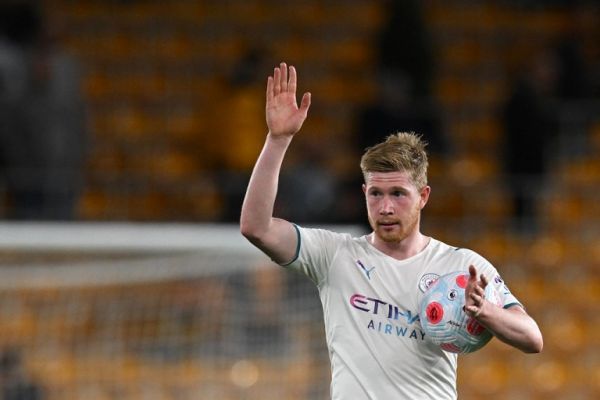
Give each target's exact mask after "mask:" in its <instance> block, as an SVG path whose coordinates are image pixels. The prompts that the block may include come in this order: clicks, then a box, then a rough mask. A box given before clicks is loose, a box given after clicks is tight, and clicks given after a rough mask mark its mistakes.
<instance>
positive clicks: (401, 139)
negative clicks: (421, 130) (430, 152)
mask: <svg viewBox="0 0 600 400" xmlns="http://www.w3.org/2000/svg"><path fill="white" fill-rule="evenodd" d="M425 146H427V143H426V142H425V141H423V140H422V139H421V136H420V135H417V134H416V133H414V132H398V133H395V134H393V135H390V136H388V137H387V138H386V140H385V141H383V142H381V143H379V144H376V145H375V146H373V147H369V148H368V149H367V150H366V151H365V153H364V154H363V156H362V158H361V160H360V169H361V170H362V173H363V176H364V178H365V182H366V181H367V175H368V173H369V172H397V171H406V172H408V173H410V175H411V178H412V181H413V183H414V184H415V186H417V188H419V189H422V188H424V187H425V186H427V167H428V165H429V163H428V161H427V152H426V151H425Z"/></svg>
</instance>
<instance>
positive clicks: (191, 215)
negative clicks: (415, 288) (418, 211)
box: [0, 0, 600, 399]
mask: <svg viewBox="0 0 600 400" xmlns="http://www.w3.org/2000/svg"><path fill="white" fill-rule="evenodd" d="M599 38H600V6H599V5H598V3H597V2H596V1H593V0H589V1H584V0H580V1H566V0H545V1H543V0H537V1H536V0H528V1H517V0H498V1H478V2H473V1H464V0H456V1H442V0H425V1H416V0H410V1H409V0H406V1H383V0H377V1H373V0H323V1H317V0H299V1H293V2H281V1H274V0H262V1H259V0H224V1H218V0H200V1H196V0H170V1H158V0H103V1H101V0H81V1H79V0H78V1H76V0H45V1H37V2H35V1H29V2H27V1H18V0H14V1H13V0H6V1H2V3H1V4H0V217H1V218H2V219H4V222H3V223H2V224H1V225H2V226H1V227H0V228H2V229H0V233H2V237H1V238H0V243H1V250H0V265H2V270H0V280H3V281H4V283H3V284H2V285H0V286H1V289H0V298H1V299H2V300H1V301H0V346H1V348H0V349H1V350H2V354H1V355H0V374H1V376H0V386H2V390H3V391H4V395H5V398H20V399H67V398H73V399H76V398H86V399H113V398H114V399H117V398H118V399H121V398H133V399H138V398H139V399H230V398H231V399H240V398H241V399H268V398H293V399H325V398H327V396H328V384H329V365H328V358H327V354H326V349H325V347H324V342H323V328H322V322H321V311H320V308H319V307H320V306H319V304H318V299H317V297H316V292H315V290H314V288H312V287H311V286H310V285H309V284H308V282H307V280H304V279H301V277H297V276H294V275H291V274H286V273H282V272H281V271H280V270H279V269H277V268H276V267H274V266H272V265H270V264H269V263H268V261H267V260H264V259H262V258H260V256H258V258H257V259H254V255H255V252H254V251H253V250H251V249H248V248H247V247H246V244H245V243H244V241H243V240H241V238H240V237H239V235H238V234H237V232H236V228H235V226H233V224H236V223H237V220H238V217H239V212H240V206H241V201H242V198H243V195H244V191H245V188H246V185H247V182H248V178H249V174H250V172H251V168H252V166H253V163H254V161H255V159H256V157H257V155H258V153H259V151H260V149H261V146H262V143H263V141H264V137H265V134H266V123H265V120H264V88H265V84H266V77H267V76H268V75H269V74H271V73H272V69H273V67H274V66H276V65H278V63H279V62H281V61H286V62H287V63H288V64H292V65H294V66H296V67H297V69H298V74H299V91H300V92H304V91H310V92H311V93H312V94H313V104H312V106H311V109H310V112H309V117H308V120H307V121H306V123H305V125H304V127H303V129H302V131H301V132H300V133H298V135H297V137H296V138H295V140H294V143H293V145H292V147H291V149H290V151H289V153H288V156H287V158H286V161H285V164H284V168H283V171H282V177H281V183H280V192H279V198H278V203H277V207H276V208H277V210H276V212H277V215H278V216H281V217H284V218H287V219H289V220H291V221H293V222H296V223H300V224H311V225H320V226H322V225H328V226H329V225H337V226H339V225H348V224H349V225H352V226H351V227H350V226H348V227H347V229H352V230H353V231H356V232H360V231H361V229H366V213H365V212H364V204H363V199H362V192H361V189H360V185H361V176H360V170H359V167H358V160H359V157H360V155H361V154H362V152H363V150H364V149H365V148H366V147H368V146H370V145H372V144H374V143H376V142H378V141H380V140H382V139H383V138H384V137H385V136H386V135H388V134H390V133H393V132H395V131H397V130H411V131H417V132H419V133H421V134H422V135H423V137H424V138H425V139H426V140H427V141H428V142H429V151H430V164H431V165H430V184H431V186H432V195H431V199H430V203H429V204H428V206H427V207H426V208H425V210H424V222H423V229H424V232H425V233H426V234H428V235H431V236H434V237H436V238H438V239H441V240H443V241H446V242H448V243H450V244H453V245H456V246H462V247H469V248H471V249H473V250H476V251H477V252H479V253H481V254H482V255H484V256H485V257H486V258H488V259H489V260H490V261H491V262H492V263H493V264H494V265H495V266H496V267H497V268H498V269H499V270H500V271H501V272H502V275H503V277H504V279H505V280H506V281H507V283H508V284H509V287H510V288H511V289H512V291H513V292H514V293H515V294H516V296H517V297H518V298H519V299H520V300H522V301H523V303H524V304H525V305H526V306H527V309H528V311H529V312H530V314H532V315H533V316H534V318H536V320H537V321H538V322H539V323H540V326H541V328H542V331H543V333H544V335H545V349H544V352H543V353H542V354H541V355H535V356H526V355H522V354H520V353H518V352H517V351H515V350H512V349H508V348H507V347H506V346H504V345H502V344H500V343H498V342H497V341H496V342H492V344H490V345H489V346H488V347H486V348H485V349H483V350H482V351H481V352H478V353H476V354H473V355H469V356H465V357H461V361H460V368H459V388H460V390H459V391H460V395H461V396H460V397H461V398H462V399H478V398H482V397H483V396H486V398H488V399H506V398H511V399H542V398H543V399H548V398H561V399H588V398H589V399H592V398H598V396H600V383H599V382H600V351H599V348H600V334H599V333H598V332H600V317H599V315H600V313H599V312H598V311H599V309H598V305H597V304H598V302H599V301H600V279H599V276H598V275H599V269H600V206H599V205H598V204H599V200H600V190H599V188H600V40H599ZM342 229H344V228H343V227H342ZM157 232H158V233H165V235H166V236H165V237H166V238H165V239H164V240H161V238H158V240H157V237H156V235H157ZM31 238H36V240H33V241H32V240H31ZM117 238H118V239H117ZM132 238H133V239H132ZM211 238H212V239H214V238H219V240H221V243H223V242H227V243H228V246H222V245H219V241H215V240H210V239H211ZM207 242H208V243H210V245H206V246H203V245H202V243H207ZM182 243H184V244H182ZM229 244H230V247H229ZM157 260H159V261H157ZM157 265H158V268H157ZM165 270H166V271H172V272H168V273H165V272H164V271H165ZM161 271H162V272H161ZM40 277H41V278H40ZM17 395H19V396H24V397H10V396H17Z"/></svg>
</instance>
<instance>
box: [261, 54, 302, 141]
mask: <svg viewBox="0 0 600 400" xmlns="http://www.w3.org/2000/svg"><path fill="white" fill-rule="evenodd" d="M288 72H289V74H288ZM296 87H297V75H296V69H295V68H294V67H292V66H290V67H289V71H288V67H287V65H286V64H285V63H281V64H280V66H279V67H276V68H275V70H274V72H273V76H269V79H268V81H267V106H266V115H267V126H268V127H269V132H270V133H271V134H272V135H274V136H292V135H294V134H295V133H296V132H298V131H299V130H300V128H301V127H302V124H303V123H304V120H305V119H306V115H307V113H308V108H309V107H310V93H304V95H303V96H302V101H301V102H300V107H298V104H297V102H296Z"/></svg>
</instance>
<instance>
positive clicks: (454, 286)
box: [419, 271, 501, 353]
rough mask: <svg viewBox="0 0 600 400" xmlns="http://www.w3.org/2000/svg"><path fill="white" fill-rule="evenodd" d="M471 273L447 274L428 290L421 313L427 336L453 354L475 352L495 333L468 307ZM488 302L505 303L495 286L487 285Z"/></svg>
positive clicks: (499, 304)
mask: <svg viewBox="0 0 600 400" xmlns="http://www.w3.org/2000/svg"><path fill="white" fill-rule="evenodd" d="M468 280H469V274H468V272H464V271H456V272H451V273H449V274H446V275H444V276H442V277H440V278H438V279H437V280H436V281H434V282H433V283H432V284H431V286H430V287H429V288H428V289H427V290H426V292H425V295H424V297H423V299H422V300H421V306H420V309H419V311H420V312H419V315H420V319H421V326H422V327H423V331H425V335H426V338H428V339H429V340H430V341H432V342H433V343H435V344H437V345H439V346H440V347H441V348H442V350H445V351H449V352H452V353H472V352H474V351H476V350H479V349H480V348H482V347H483V346H485V345H486V344H487V342H489V341H490V339H491V338H492V334H491V333H490V332H489V331H488V330H487V329H485V327H483V326H482V325H481V324H479V323H478V322H477V320H476V319H474V318H471V317H470V316H469V315H468V314H467V313H466V312H465V311H464V310H463V307H464V305H465V288H466V287H467V282H468ZM485 298H486V300H487V301H489V302H491V303H493V304H495V305H497V306H501V301H500V297H499V295H498V293H497V291H496V290H495V288H494V286H493V285H491V284H489V285H487V286H486V288H485Z"/></svg>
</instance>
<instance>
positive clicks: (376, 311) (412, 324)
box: [350, 293, 425, 340]
mask: <svg viewBox="0 0 600 400" xmlns="http://www.w3.org/2000/svg"><path fill="white" fill-rule="evenodd" d="M350 305H351V306H352V307H354V308H355V309H357V310H360V311H362V312H365V313H368V314H372V315H374V316H377V317H374V318H376V319H381V318H385V320H383V321H381V320H376V319H373V318H371V319H370V321H369V323H368V324H367V326H366V328H367V329H371V330H373V331H376V332H379V333H381V334H385V335H392V336H398V337H405V338H408V339H415V340H424V339H425V332H423V331H422V330H421V329H420V328H421V325H420V323H419V324H417V322H419V321H420V319H419V314H418V313H415V314H413V313H412V312H411V311H410V310H402V309H401V308H400V307H398V306H397V305H395V304H392V303H389V302H386V301H383V300H380V299H376V298H373V297H367V296H364V295H362V294H358V293H356V294H353V295H352V296H350Z"/></svg>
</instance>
